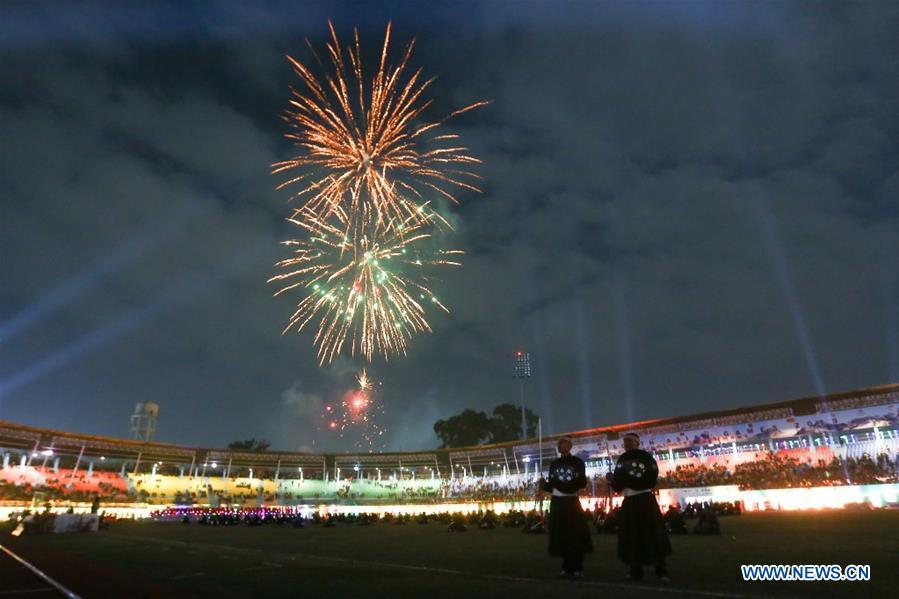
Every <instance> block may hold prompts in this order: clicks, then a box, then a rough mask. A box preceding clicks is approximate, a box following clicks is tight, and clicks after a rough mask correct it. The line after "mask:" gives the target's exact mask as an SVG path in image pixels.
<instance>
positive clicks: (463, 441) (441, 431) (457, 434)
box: [434, 410, 491, 448]
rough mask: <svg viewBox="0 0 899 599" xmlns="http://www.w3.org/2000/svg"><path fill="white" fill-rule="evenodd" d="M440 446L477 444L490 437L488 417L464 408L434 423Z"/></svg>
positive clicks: (482, 413)
mask: <svg viewBox="0 0 899 599" xmlns="http://www.w3.org/2000/svg"><path fill="white" fill-rule="evenodd" d="M434 432H435V433H436V434H437V438H439V439H440V441H441V443H442V445H441V446H440V447H441V448H447V447H464V446H466V445H477V444H479V443H483V442H484V441H486V440H487V439H489V438H490V434H491V433H490V419H489V418H488V417H487V414H485V413H484V412H476V411H474V410H465V411H464V412H462V413H460V414H457V415H455V416H450V417H449V418H447V419H446V420H438V421H437V422H435V423H434Z"/></svg>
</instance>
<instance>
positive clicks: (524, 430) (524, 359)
mask: <svg viewBox="0 0 899 599" xmlns="http://www.w3.org/2000/svg"><path fill="white" fill-rule="evenodd" d="M515 378H516V379H518V396H519V403H520V404H521V438H522V439H526V438H527V436H528V427H527V421H526V420H525V415H524V381H525V379H529V378H531V354H530V353H529V352H525V351H517V352H515Z"/></svg>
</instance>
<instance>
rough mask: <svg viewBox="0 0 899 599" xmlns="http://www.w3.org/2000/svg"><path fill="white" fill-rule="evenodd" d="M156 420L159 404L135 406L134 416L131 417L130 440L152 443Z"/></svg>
mask: <svg viewBox="0 0 899 599" xmlns="http://www.w3.org/2000/svg"><path fill="white" fill-rule="evenodd" d="M158 419H159V404H157V403H155V402H152V401H142V402H138V403H137V404H135V405H134V414H132V415H131V438H132V439H134V440H135V441H152V440H153V435H155V434H156V421H157V420H158Z"/></svg>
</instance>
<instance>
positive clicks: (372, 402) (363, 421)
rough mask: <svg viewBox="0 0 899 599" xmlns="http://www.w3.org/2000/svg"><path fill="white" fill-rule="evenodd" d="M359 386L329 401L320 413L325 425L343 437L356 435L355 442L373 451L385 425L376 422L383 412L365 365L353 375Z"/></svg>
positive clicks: (361, 447)
mask: <svg viewBox="0 0 899 599" xmlns="http://www.w3.org/2000/svg"><path fill="white" fill-rule="evenodd" d="M356 381H357V383H358V386H357V387H356V388H355V389H350V390H349V391H346V392H345V393H344V394H343V396H342V399H341V400H340V401H339V402H336V403H334V404H328V405H326V406H325V408H324V412H323V413H322V419H323V420H322V422H323V426H324V428H325V429H327V430H328V431H330V432H331V433H334V434H336V435H338V436H339V437H341V438H343V437H344V436H347V435H351V436H353V437H355V438H356V441H355V446H356V447H357V448H359V449H368V450H369V451H372V450H373V449H374V448H375V446H376V445H377V444H378V443H379V442H380V441H381V440H382V437H383V435H384V430H385V429H384V428H383V427H381V426H380V424H379V423H378V420H379V417H380V416H382V415H383V412H384V410H383V406H382V404H381V402H380V401H379V400H378V397H377V393H376V392H375V391H374V389H375V387H376V385H375V382H374V381H373V380H372V379H371V378H369V377H368V375H367V374H366V372H365V369H363V370H362V371H360V372H359V374H358V375H357V376H356Z"/></svg>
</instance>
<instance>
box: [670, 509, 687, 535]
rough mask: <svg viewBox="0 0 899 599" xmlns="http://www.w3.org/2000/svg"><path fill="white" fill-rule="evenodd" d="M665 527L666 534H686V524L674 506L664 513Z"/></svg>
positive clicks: (682, 515)
mask: <svg viewBox="0 0 899 599" xmlns="http://www.w3.org/2000/svg"><path fill="white" fill-rule="evenodd" d="M665 527H666V528H667V529H668V532H669V533H671V534H674V535H685V534H687V523H686V521H685V520H684V514H683V513H682V512H681V511H680V508H678V506H676V505H672V506H671V507H669V508H668V511H667V512H666V513H665Z"/></svg>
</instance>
